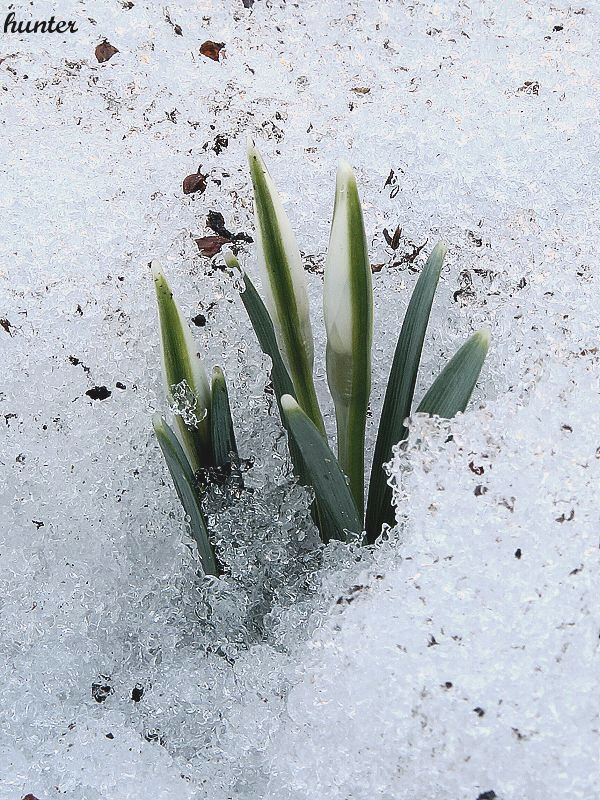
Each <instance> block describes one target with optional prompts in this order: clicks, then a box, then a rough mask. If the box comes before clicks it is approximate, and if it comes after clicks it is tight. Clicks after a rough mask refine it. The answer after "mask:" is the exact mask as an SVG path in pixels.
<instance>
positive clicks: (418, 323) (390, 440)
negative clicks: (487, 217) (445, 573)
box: [366, 242, 446, 544]
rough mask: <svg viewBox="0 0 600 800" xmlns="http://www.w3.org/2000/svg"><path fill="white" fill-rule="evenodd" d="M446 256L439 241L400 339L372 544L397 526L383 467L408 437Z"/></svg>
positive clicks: (374, 472)
mask: <svg viewBox="0 0 600 800" xmlns="http://www.w3.org/2000/svg"><path fill="white" fill-rule="evenodd" d="M445 255H446V246H445V245H444V244H443V243H441V242H439V243H438V244H437V245H436V246H435V247H434V249H433V251H432V252H431V255H430V256H429V258H428V259H427V263H426V264H425V266H424V267H423V271H422V272H421V275H420V276H419V280H418V281H417V284H416V286H415V289H414V291H413V293H412V297H411V299H410V303H409V305H408V309H407V311H406V315H405V317H404V322H403V324H402V329H401V331H400V336H399V337H398V343H397V345H396V350H395V353H394V360H393V362H392V368H391V370H390V376H389V379H388V385H387V389H386V393H385V400H384V403H383V409H382V412H381V419H380V422H379V430H378V433H377V442H376V445H375V455H374V458H373V466H372V469H371V480H370V483H369V497H368V502H367V514H366V529H367V541H368V542H369V543H371V544H372V543H373V542H374V541H375V540H376V539H377V537H378V536H379V534H380V533H381V529H382V526H383V525H384V524H386V523H387V524H388V525H393V524H394V519H395V515H394V509H393V508H392V489H391V487H390V486H389V485H388V483H387V476H386V474H385V471H384V469H383V465H384V464H385V463H387V462H388V461H390V459H391V457H392V447H393V446H394V445H395V444H397V443H398V442H400V441H402V440H403V439H405V438H406V436H407V434H408V431H407V429H406V427H405V426H404V420H405V419H406V418H407V417H408V416H410V413H411V406H412V401H413V396H414V391H415V384H416V380H417V373H418V370H419V363H420V360H421V353H422V351H423V342H424V340H425V333H426V331H427V325H428V322H429V315H430V313H431V307H432V305H433V298H434V296H435V291H436V288H437V285H438V281H439V277H440V273H441V270H442V264H443V261H444V256H445Z"/></svg>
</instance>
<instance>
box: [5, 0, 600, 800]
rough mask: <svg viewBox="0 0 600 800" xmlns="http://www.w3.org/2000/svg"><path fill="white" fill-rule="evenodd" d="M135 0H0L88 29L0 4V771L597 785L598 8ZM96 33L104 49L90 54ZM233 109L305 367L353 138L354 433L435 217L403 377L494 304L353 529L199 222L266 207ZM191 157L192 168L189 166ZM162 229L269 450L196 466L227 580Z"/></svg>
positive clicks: (146, 791)
mask: <svg viewBox="0 0 600 800" xmlns="http://www.w3.org/2000/svg"><path fill="white" fill-rule="evenodd" d="M129 5H131V4H127V3H120V2H117V0H111V1H110V2H109V0H103V1H102V2H98V0H97V1H96V2H94V3H91V2H89V0H83V2H78V3H74V2H68V3H64V4H61V8H60V9H59V10H56V9H54V7H53V5H52V4H50V3H44V2H40V3H36V4H35V6H27V7H24V8H23V9H22V10H21V9H19V10H17V9H16V8H15V12H16V13H17V17H18V18H21V19H31V18H35V19H44V18H48V17H49V16H50V15H51V14H52V13H54V14H55V15H56V16H57V18H60V19H73V20H77V22H78V32H77V33H74V34H64V35H58V34H45V35H44V34H35V35H34V34H31V35H23V36H20V35H17V34H0V36H1V38H0V61H1V62H2V63H0V86H1V89H2V91H1V92H0V101H1V102H2V115H1V119H2V138H1V145H0V146H1V148H2V169H1V171H0V175H1V181H2V184H1V191H0V206H1V208H2V211H3V218H4V219H5V220H6V222H5V224H4V226H3V236H2V238H1V239H0V318H1V319H2V320H5V321H6V323H4V322H3V325H2V327H0V345H1V353H2V363H3V380H2V385H1V387H0V429H1V439H0V443H1V444H0V448H1V449H0V460H1V462H2V465H3V468H4V469H3V472H4V476H5V477H4V480H3V483H2V487H1V488H0V521H1V524H0V554H1V567H0V598H1V599H0V608H1V618H2V626H1V631H0V663H1V665H2V666H1V673H0V674H1V680H0V726H1V729H2V731H3V736H2V742H1V743H0V799H1V800H5V798H6V800H13V798H20V797H23V796H24V795H26V794H28V793H32V794H33V795H34V796H35V797H37V798H39V800H51V798H59V797H60V798H65V799H66V800H122V798H129V797H131V798H137V797H144V796H146V795H148V796H152V797H153V798H157V800H162V799H163V798H164V799H165V800H166V798H169V799H170V798H173V797H178V798H182V800H188V798H189V799H190V800H191V799H192V798H194V800H196V799H197V798H205V797H206V798H211V800H228V799H229V798H239V799H240V800H242V799H243V800H257V799H258V798H268V799H269V800H271V798H272V799H273V800H275V798H277V800H323V799H324V798H327V800H350V799H351V800H367V799H368V800H372V798H374V797H377V798H382V800H409V798H410V800H414V798H425V797H428V798H429V797H430V798H434V799H435V800H446V799H447V800H478V798H480V800H493V798H494V797H495V798H498V800H520V798H523V797H527V798H528V800H562V798H565V797H569V798H574V800H591V798H592V797H593V796H594V795H595V792H596V788H595V787H596V784H597V777H596V771H597V769H596V763H595V757H596V755H597V747H598V744H597V739H595V736H596V734H597V728H598V721H597V703H595V702H594V697H595V694H597V679H596V676H595V672H594V661H593V650H594V647H595V645H596V642H597V630H596V628H595V626H594V623H593V621H592V618H593V616H594V615H597V611H598V608H597V599H596V594H597V592H596V593H594V591H593V577H594V572H596V571H597V567H598V563H597V550H596V547H597V530H598V504H597V500H596V496H597V486H598V478H599V467H600V457H599V456H600V451H599V450H598V448H599V447H600V441H599V438H600V437H599V434H600V424H599V420H598V360H599V359H598V355H599V353H598V349H597V348H598V329H597V327H598V326H597V310H596V307H597V299H596V298H597V294H598V288H597V275H596V274H595V271H596V264H597V263H598V255H599V253H598V244H597V235H596V232H595V230H594V226H593V219H594V216H593V215H594V213H595V212H597V197H596V194H597V192H596V187H597V184H598V173H597V164H596V159H595V157H594V154H595V153H596V152H597V150H598V133H597V124H596V121H597V118H598V91H597V87H598V72H597V66H596V61H597V59H596V58H595V57H594V56H595V49H596V43H597V40H598V33H599V25H598V13H597V8H595V7H594V4H593V3H585V2H584V4H583V5H581V6H580V5H579V4H575V5H569V4H566V3H562V2H558V3H557V2H554V3H552V4H550V3H548V2H536V3H527V2H522V1H519V2H517V0H508V1H507V2H505V3H502V4H499V3H492V2H482V3H479V4H477V5H476V6H468V5H467V4H465V3H461V2H440V3H437V4H435V3H419V2H412V3H410V4H409V3H406V2H394V3H385V2H374V1H373V0H369V1H368V2H367V0H364V2H358V1H357V0H352V1H351V2H346V3H340V2H331V3H328V4H327V5H326V7H324V4H322V3H316V2H313V0H308V1H307V2H305V3H302V4H298V5H296V4H292V3H284V2H268V1H267V0H256V2H255V3H254V4H253V5H252V7H251V8H249V9H246V8H245V7H244V4H243V3H242V0H239V2H237V0H236V2H232V3H219V2H216V0H215V2H210V1H209V0H203V2H201V3H198V4H196V5H195V6H194V7H193V8H190V5H189V4H186V3H169V5H168V10H167V11H165V8H164V7H163V6H162V5H160V4H152V3H148V2H143V1H142V0H134V2H133V5H132V7H128V6H129ZM34 14H35V17H34V16H33V15H34ZM167 15H168V17H169V19H170V20H171V22H169V21H168V20H167V18H166V17H167ZM174 25H180V26H181V29H182V35H178V34H177V33H176V32H175V29H174ZM0 30H1V29H0ZM104 38H106V39H107V40H108V41H109V42H110V43H111V44H112V45H113V46H114V47H116V48H117V49H118V51H119V52H118V53H116V54H115V55H113V56H112V58H110V60H108V61H106V62H104V63H101V64H100V63H98V61H97V59H96V57H95V55H94V51H95V48H96V46H97V45H98V44H99V43H100V42H101V41H102V40H103V39H104ZM206 40H212V41H215V42H218V43H221V42H224V43H225V47H224V48H223V50H222V51H221V55H220V61H213V60H211V59H208V58H206V57H204V56H201V55H200V54H199V48H200V45H201V44H202V43H203V42H204V41H206ZM367 89H368V90H369V91H365V90H367ZM248 133H250V134H251V135H252V136H253V137H254V138H255V140H256V141H257V143H258V144H259V147H260V149H261V152H262V153H263V155H264V157H265V160H266V161H267V163H268V164H269V166H270V169H271V172H272V174H273V177H274V179H275V181H276V182H277V184H278V186H279V188H280V190H281V193H282V196H283V198H284V202H285V205H286V208H287V210H288V212H289V214H290V218H291V220H292V223H293V225H294V227H295V230H296V232H297V235H298V239H299V243H300V248H301V250H302V253H303V256H304V261H305V265H306V266H307V267H308V268H309V269H310V272H309V281H310V294H311V303H312V319H313V329H314V331H315V334H316V336H317V341H316V379H317V387H318V391H319V395H320V397H321V398H322V400H323V404H324V405H325V404H326V397H327V390H326V378H325V369H324V359H323V324H322V312H321V308H320V298H321V287H322V276H321V274H320V272H321V269H322V266H323V263H324V259H325V247H326V243H327V239H328V226H329V223H330V216H331V211H332V207H333V191H334V175H335V165H336V162H337V159H338V158H339V157H340V156H344V157H346V158H348V159H349V161H350V162H351V163H352V164H353V166H354V167H355V169H356V172H357V176H358V182H359V189H360V192H361V197H362V200H363V205H364V211H365V223H366V228H367V232H368V236H369V242H370V254H371V259H372V263H373V264H374V265H382V266H381V269H379V271H377V272H376V273H375V274H374V276H373V279H374V288H375V326H376V332H375V339H374V341H375V372H374V376H373V395H372V407H373V417H372V422H371V427H370V430H369V437H370V438H369V441H370V447H371V449H372V444H373V438H374V434H375V431H374V425H375V423H376V421H377V418H378V413H379V409H380V406H381V401H382V396H383V391H384V388H385V379H386V375H387V370H388V367H389V360H390V355H391V351H392V349H393V346H394V343H395V338H396V335H397V331H398V330H399V326H400V320H401V319H402V315H403V313H404V310H405V308H406V305H407V302H408V297H409V295H410V290H411V288H412V286H413V285H414V283H415V281H416V278H417V275H418V270H419V268H420V266H421V265H422V263H423V260H424V257H425V256H426V254H427V253H428V252H429V250H430V249H431V247H432V246H433V244H434V243H435V241H437V240H438V239H440V238H442V239H443V240H444V241H445V242H446V243H447V245H448V248H449V253H448V257H447V259H446V265H445V267H444V272H443V276H442V282H441V285H440V289H439V292H438V297H437V299H436V303H435V306H434V311H433V314H432V322H431V327H430V335H429V337H428V340H427V344H426V352H425V354H424V362H423V369H422V371H421V376H420V378H419V389H418V391H419V394H422V392H423V391H424V389H425V388H426V386H427V385H428V383H429V382H430V380H431V377H432V376H433V375H434V374H435V373H436V372H437V371H438V370H439V369H440V367H441V364H442V363H443V360H444V359H446V358H447V357H448V356H449V355H451V354H452V352H454V350H455V349H456V348H457V347H458V346H459V345H460V343H461V342H462V341H463V340H464V339H466V338H467V336H468V335H469V334H470V333H471V332H472V331H473V330H476V329H477V328H479V327H481V326H483V325H485V326H487V327H489V328H490V329H491V332H492V346H491V349H490V354H489V357H488V362H487V364H486V367H485V370H484V373H483V375H482V380H481V382H480V385H479V387H478V389H477V392H476V396H475V398H474V400H473V402H472V404H471V406H470V409H469V410H468V412H467V413H466V414H465V415H464V416H462V417H461V418H459V419H457V420H455V421H454V422H453V423H436V422H433V421H430V420H425V419H422V418H419V417H416V418H414V419H413V420H412V421H411V437H410V440H409V443H408V446H407V448H406V449H402V450H399V451H398V452H397V453H396V454H395V458H394V462H393V465H392V473H393V478H392V480H393V481H394V486H395V489H396V501H397V515H398V523H399V524H398V526H397V527H396V528H395V529H394V530H392V531H390V532H388V534H387V535H386V536H385V537H384V541H382V543H381V544H380V546H379V547H378V548H377V549H375V550H374V551H371V550H361V549H360V548H358V547H355V546H353V547H347V546H344V545H341V544H339V543H331V544H330V545H329V546H328V547H327V548H326V549H325V550H322V551H321V550H319V549H318V548H317V547H316V537H315V532H314V529H313V528H312V526H311V524H310V515H309V513H308V508H307V495H306V492H305V491H304V490H302V489H300V488H298V487H296V486H295V485H294V483H293V481H292V480H291V478H290V475H289V470H288V464H287V461H286V458H285V443H284V439H283V437H282V435H281V429H280V426H279V423H278V420H277V416H276V413H275V410H274V409H273V402H272V399H271V398H270V397H269V395H268V393H267V394H265V382H266V367H267V365H266V360H265V359H264V358H263V357H262V356H261V355H260V354H259V352H258V349H257V347H256V345H255V342H254V338H253V336H252V335H251V333H250V330H249V325H248V322H247V320H246V319H245V317H244V314H243V309H242V307H241V304H240V302H239V300H238V298H237V291H236V287H235V284H234V283H233V281H232V279H231V278H230V277H229V276H228V275H227V274H226V273H224V272H222V271H221V270H220V269H219V258H218V257H217V258H215V259H214V260H211V259H208V258H204V257H202V256H201V255H200V254H199V252H198V248H197V246H196V244H195V242H194V238H197V237H199V236H206V235H209V234H210V233H211V232H210V231H209V230H208V229H207V228H206V226H205V219H206V216H207V214H208V212H209V211H211V210H212V211H218V212H220V213H222V214H223V215H224V218H225V222H226V224H227V227H228V228H229V229H230V230H232V231H234V232H245V233H249V234H252V214H251V192H250V185H249V178H248V174H247V169H246V165H245V160H244V159H245V140H246V135H247V134H248ZM225 140H226V144H225ZM199 165H202V168H201V172H202V173H203V174H206V175H207V176H208V179H207V188H206V191H205V192H204V193H203V194H199V193H196V194H191V195H184V194H183V193H182V188H181V184H182V181H183V179H184V178H185V177H186V175H189V174H191V173H193V172H195V171H196V169H197V168H198V166H199ZM392 172H393V174H392ZM397 225H399V226H400V227H401V228H402V235H401V237H400V246H399V248H398V249H397V250H396V251H394V252H393V251H392V250H391V249H390V247H389V246H388V245H387V244H386V241H385V238H384V236H383V229H384V228H387V229H388V230H389V231H390V232H393V230H394V229H395V228H396V226H397ZM425 242H427V244H426V245H425V247H424V249H423V250H422V252H421V253H420V254H419V255H417V256H416V257H415V259H414V261H412V262H410V263H409V262H407V261H406V260H403V256H405V254H410V253H412V251H413V246H414V247H419V246H420V245H422V244H424V243H425ZM238 249H239V251H240V258H241V260H242V262H243V263H244V265H245V266H247V268H248V269H249V270H250V271H252V269H253V250H252V245H249V244H246V243H243V242H239V243H238ZM152 259H157V260H159V261H160V262H161V263H162V264H163V266H164V268H165V270H166V272H167V274H168V277H169V279H170V281H171V283H172V285H173V288H174V291H175V292H176V294H177V296H178V298H179V299H180V301H181V304H182V307H183V309H184V312H185V314H186V315H187V316H188V318H190V319H191V318H192V317H195V316H196V315H198V314H199V313H201V314H203V315H204V316H205V317H206V325H205V326H203V327H198V328H196V329H195V331H196V333H197V338H198V341H199V342H200V343H201V345H202V347H203V350H204V353H205V356H206V361H207V364H208V365H211V364H213V363H220V364H221V365H222V366H223V367H224V369H225V372H226V374H227V377H228V381H229V384H230V389H231V395H232V398H233V404H234V416H235V420H236V432H237V435H238V444H239V449H240V453H241V455H242V456H243V457H246V458H253V459H254V466H253V468H252V469H251V470H249V471H248V472H247V473H246V483H247V486H248V488H249V489H251V490H253V492H252V494H251V495H247V496H246V497H245V498H243V500H236V502H234V503H233V504H230V505H227V503H226V498H222V497H218V496H216V497H214V498H213V504H214V505H213V510H214V514H215V517H217V516H218V519H219V534H218V535H219V542H220V549H221V552H222V554H223V559H224V561H225V562H226V563H227V565H228V568H229V577H227V578H226V579H224V580H222V581H219V582H218V583H217V584H215V583H214V581H211V580H206V579H203V578H202V577H201V576H200V574H199V564H198V560H197V557H196V555H195V553H194V551H193V549H192V548H191V547H190V545H189V539H188V537H187V535H186V531H185V524H184V522H183V520H182V518H181V513H180V509H179V507H178V504H177V501H176V498H175V496H174V491H173V489H172V487H171V484H170V482H169V479H168V475H167V473H166V470H165V467H164V465H163V463H162V460H161V456H160V452H159V448H158V445H157V443H156V442H155V441H154V439H153V436H152V429H151V424H150V418H151V415H152V413H153V412H155V411H157V410H161V411H162V410H164V409H165V408H166V401H165V399H164V395H163V390H162V386H161V376H160V369H159V366H158V364H159V343H158V334H157V327H156V318H155V308H154V299H153V287H152V280H151V274H150V270H149V267H148V263H149V262H150V261H151V260H152ZM397 262H400V263H397ZM97 387H105V389H106V390H105V391H104V390H101V391H100V392H99V394H98V392H96V393H94V392H93V391H92V395H93V396H102V397H105V399H92V397H90V396H89V395H86V392H88V391H90V390H93V389H94V388H97ZM122 387H124V388H122ZM109 392H110V394H108V393H109ZM268 411H270V416H266V415H267V412H268ZM325 411H326V414H325V416H326V422H327V425H328V428H329V429H330V430H331V429H332V423H333V417H332V408H331V405H330V404H327V405H326V406H325ZM596 574H597V572H596Z"/></svg>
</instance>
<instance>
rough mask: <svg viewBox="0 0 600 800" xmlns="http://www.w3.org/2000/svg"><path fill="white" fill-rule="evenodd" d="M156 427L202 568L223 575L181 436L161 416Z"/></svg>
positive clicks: (206, 571)
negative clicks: (180, 439)
mask: <svg viewBox="0 0 600 800" xmlns="http://www.w3.org/2000/svg"><path fill="white" fill-rule="evenodd" d="M152 425H153V427H154V432H155V434H156V438H157V439H158V443H159V445H160V449H161V450H162V453H163V456H164V458H165V461H166V463H167V467H168V469H169V472H170V474H171V478H172V480H173V484H174V485H175V490H176V492H177V496H178V497H179V500H180V502H181V505H182V506H183V509H184V511H185V513H186V515H187V517H188V522H189V526H190V532H191V534H192V537H193V538H194V540H195V541H196V545H197V547H198V553H199V555H200V560H201V562H202V568H203V569H204V572H205V573H206V574H207V575H215V576H218V575H219V569H218V566H217V560H216V558H215V554H214V550H213V546H212V544H211V542H210V539H209V536H208V530H207V528H206V522H205V520H204V515H203V513H202V509H201V507H200V500H199V497H198V490H197V488H196V483H195V480H194V473H193V471H192V467H191V466H190V463H189V461H188V460H187V458H186V455H185V453H184V451H183V448H182V447H181V445H180V443H179V440H178V439H177V436H176V435H175V433H174V432H173V430H172V428H170V427H169V425H167V423H166V422H165V420H164V419H162V418H161V417H160V415H158V414H155V415H154V417H153V418H152Z"/></svg>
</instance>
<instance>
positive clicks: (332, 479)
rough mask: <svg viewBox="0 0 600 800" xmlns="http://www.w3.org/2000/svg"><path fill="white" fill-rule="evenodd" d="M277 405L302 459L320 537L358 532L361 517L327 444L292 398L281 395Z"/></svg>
mask: <svg viewBox="0 0 600 800" xmlns="http://www.w3.org/2000/svg"><path fill="white" fill-rule="evenodd" d="M281 407H282V410H283V415H284V418H285V420H286V427H287V428H288V429H289V430H290V431H291V434H292V435H293V437H294V439H295V440H296V442H297V444H298V448H299V449H300V452H301V453H302V458H303V459H304V464H305V469H306V473H307V476H308V479H309V483H310V485H311V486H312V488H313V490H314V493H315V498H316V500H317V504H318V509H319V515H320V516H322V517H323V527H322V529H321V536H322V538H323V541H324V542H325V543H327V542H328V541H329V540H330V539H340V540H341V541H346V540H347V539H348V534H354V536H360V535H361V534H362V517H361V516H359V514H358V512H357V509H356V506H355V504H354V499H353V497H352V494H351V492H350V490H349V489H348V485H347V484H346V479H345V477H344V474H343V472H342V471H341V469H340V466H339V464H338V462H337V460H336V458H335V456H334V454H333V453H332V452H331V450H330V449H329V445H328V444H327V442H326V441H325V439H324V438H323V436H322V435H321V433H320V431H318V430H317V428H316V427H315V425H314V424H313V422H312V421H311V420H310V419H309V418H308V416H307V415H306V414H305V413H304V411H303V410H302V409H301V408H300V406H299V405H298V403H297V402H296V401H295V400H294V398H293V397H292V396H291V395H289V394H285V395H284V396H283V397H282V398H281Z"/></svg>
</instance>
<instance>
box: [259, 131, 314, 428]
mask: <svg viewBox="0 0 600 800" xmlns="http://www.w3.org/2000/svg"><path fill="white" fill-rule="evenodd" d="M248 162H249V165H250V175H251V177H252V186H253V188H254V211H255V221H256V250H257V261H258V265H259V269H260V270H261V273H262V277H263V288H264V293H265V303H266V307H267V308H268V311H269V315H270V317H271V320H272V322H273V327H274V330H275V335H276V337H277V342H278V344H279V349H280V352H281V355H282V357H283V360H284V362H285V365H286V367H287V369H288V372H289V375H290V377H291V379H292V382H293V384H294V389H295V391H294V394H295V396H296V397H297V398H298V402H299V403H300V405H301V406H302V408H304V410H305V411H306V413H307V414H308V415H309V417H310V418H311V419H312V420H313V422H314V423H315V425H316V426H317V427H318V428H319V430H320V431H321V432H322V433H323V434H324V433H325V426H324V424H323V418H322V416H321V411H320V409H319V403H318V401H317V395H316V392H315V387H314V383H313V375H312V370H313V358H314V349H313V338H312V330H311V325H310V316H309V304H308V292H307V288H306V276H305V274H304V270H303V268H302V260H301V257H300V250H299V249H298V245H297V243H296V239H295V237H294V233H293V231H292V227H291V225H290V222H289V219H288V217H287V214H286V213H285V210H284V208H283V204H282V203H281V200H280V199H279V195H278V194H277V190H276V189H275V185H274V183H273V180H272V178H271V176H270V175H269V173H268V171H267V168H266V166H265V164H264V162H263V160H262V158H261V156H260V153H259V152H258V150H257V149H256V147H255V146H254V144H253V143H252V142H250V143H249V145H248Z"/></svg>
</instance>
